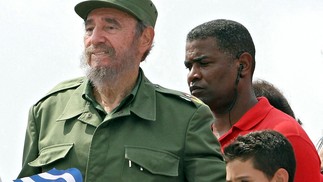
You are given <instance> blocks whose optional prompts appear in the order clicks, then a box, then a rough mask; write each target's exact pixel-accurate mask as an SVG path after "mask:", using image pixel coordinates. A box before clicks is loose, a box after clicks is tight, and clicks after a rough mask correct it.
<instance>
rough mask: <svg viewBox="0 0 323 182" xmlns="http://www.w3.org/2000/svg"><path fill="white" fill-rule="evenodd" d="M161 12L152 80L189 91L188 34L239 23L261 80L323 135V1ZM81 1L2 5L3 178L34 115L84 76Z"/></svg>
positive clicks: (252, 0)
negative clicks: (54, 91)
mask: <svg viewBox="0 0 323 182" xmlns="http://www.w3.org/2000/svg"><path fill="white" fill-rule="evenodd" d="M153 1H154V2H155V4H156V6H157V8H158V10H159V17H158V21H157V25H156V37H155V46H154V48H153V50H152V52H151V54H150V55H149V56H148V58H147V60H146V62H144V63H142V67H143V69H144V71H145V73H146V75H147V76H148V77H149V78H150V80H151V81H153V82H156V83H159V84H160V85H163V86H165V87H170V88H173V89H177V90H181V91H184V92H188V88H187V86H186V74H187V70H186V69H185V67H184V65H183V61H184V50H185V36H186V34H187V32H188V31H189V30H190V29H192V28H193V27H195V26H196V25H198V24H201V23H203V22H205V21H209V20H212V19H218V18H225V19H232V20H235V21H238V22H240V23H242V24H244V25H245V26H246V27H247V28H248V29H249V31H250V33H251V35H252V37H253V39H254V42H255V45H256V51H257V52H256V62H257V66H256V72H255V79H257V78H261V79H265V80H267V81H270V82H271V83H273V84H275V85H276V86H277V87H278V88H280V89H281V90H282V91H283V93H284V94H285V96H286V97H287V98H288V100H289V101H290V103H291V105H292V107H293V109H294V112H295V113H296V115H297V117H299V118H300V119H301V120H302V122H303V123H304V125H303V127H304V129H305V130H306V131H307V133H308V135H309V136H310V138H311V139H312V140H313V142H314V143H316V141H317V140H318V138H319V137H320V136H321V135H322V131H323V122H322V120H323V107H322V105H323V98H322V96H321V93H323V84H322V83H323V82H322V81H323V71H322V70H323V24H322V22H323V20H322V19H323V1H321V0H307V1H304V0H285V1H281V0H271V1H265V0H246V1H241V0H203V1H197V0H195V1H193V0H153ZM77 2H78V0H69V1H62V0H50V1H41V0H28V1H26V0H13V1H1V2H0V7H1V11H0V24H1V29H0V40H1V41H0V46H1V50H0V61H1V67H0V73H1V83H2V87H1V89H0V95H1V96H2V103H1V104H0V110H1V113H0V118H1V119H0V122H1V126H2V127H1V128H0V144H1V145H0V177H1V178H2V180H3V181H9V180H12V179H14V178H15V177H16V176H17V174H18V172H19V170H20V166H21V158H22V150H23V142H24V135H25V129H26V124H27V116H28V110H29V108H30V107H31V105H32V104H34V103H35V102H36V101H37V100H38V99H40V98H41V97H42V96H43V95H44V94H45V93H46V92H47V91H49V89H51V88H52V87H53V86H54V85H55V84H57V83H58V82H60V81H63V80H66V79H70V78H73V77H77V76H81V75H83V71H82V70H81V69H80V68H79V58H80V55H81V52H82V49H83V42H82V36H83V22H82V20H81V19H80V18H79V17H78V16H77V15H76V14H75V13H74V10H73V8H74V5H75V4H76V3H77Z"/></svg>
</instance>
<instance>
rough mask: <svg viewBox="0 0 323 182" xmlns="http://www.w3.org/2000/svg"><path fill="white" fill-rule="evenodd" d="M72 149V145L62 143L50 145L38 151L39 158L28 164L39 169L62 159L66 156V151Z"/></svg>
mask: <svg viewBox="0 0 323 182" xmlns="http://www.w3.org/2000/svg"><path fill="white" fill-rule="evenodd" d="M72 147H73V143H64V144H58V145H52V146H49V147H45V148H43V149H41V150H40V153H39V156H38V157H37V159H35V160H34V161H32V162H29V163H28V164H29V165H30V166H32V167H40V166H44V165H47V164H49V163H52V162H54V161H57V160H58V159H62V158H64V157H65V156H66V154H67V153H68V151H70V149H71V148H72Z"/></svg>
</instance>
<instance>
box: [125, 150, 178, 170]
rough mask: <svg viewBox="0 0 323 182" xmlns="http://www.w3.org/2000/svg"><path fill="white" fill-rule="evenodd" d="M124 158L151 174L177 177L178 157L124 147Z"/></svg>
mask: <svg viewBox="0 0 323 182" xmlns="http://www.w3.org/2000/svg"><path fill="white" fill-rule="evenodd" d="M125 148H126V151H125V158H126V159H128V160H130V161H132V162H134V163H136V164H138V165H139V166H142V167H144V168H145V169H146V170H148V171H149V172H151V173H153V174H160V175H167V176H178V166H179V157H178V156H176V155H174V154H172V153H170V152H168V151H163V150H158V149H151V148H144V147H136V146H125Z"/></svg>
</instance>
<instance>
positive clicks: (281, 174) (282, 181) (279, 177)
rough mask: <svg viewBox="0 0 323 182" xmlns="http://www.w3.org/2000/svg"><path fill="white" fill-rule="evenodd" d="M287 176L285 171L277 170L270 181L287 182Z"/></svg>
mask: <svg viewBox="0 0 323 182" xmlns="http://www.w3.org/2000/svg"><path fill="white" fill-rule="evenodd" d="M288 179H289V175H288V172H287V170H286V169H284V168H279V169H278V170H277V171H276V172H275V174H274V177H273V179H272V181H275V182H288Z"/></svg>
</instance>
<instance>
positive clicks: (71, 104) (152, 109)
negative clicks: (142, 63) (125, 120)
mask: <svg viewBox="0 0 323 182" xmlns="http://www.w3.org/2000/svg"><path fill="white" fill-rule="evenodd" d="M80 96H81V97H82V98H79V97H80ZM91 105H92V107H98V103H97V102H96V101H95V99H94V96H93V94H92V85H91V83H90V81H89V80H88V79H86V78H85V79H84V82H83V83H82V84H81V85H80V86H79V87H78V88H76V90H75V92H74V94H73V95H71V98H70V100H69V101H68V103H67V105H66V107H65V109H64V111H63V114H62V115H61V116H60V118H59V120H66V119H68V118H71V117H75V116H78V115H80V114H82V115H85V113H93V111H91V110H92V109H91ZM117 110H118V111H125V112H123V113H124V114H123V115H130V113H131V112H132V113H133V114H136V115H137V116H138V117H140V118H142V119H145V120H150V121H155V120H156V92H155V85H154V84H152V83H151V82H150V81H149V80H148V79H147V78H146V76H145V75H144V72H143V71H142V69H141V68H140V71H139V77H138V81H137V84H136V86H135V87H134V89H133V90H132V92H131V94H130V95H129V97H127V98H125V99H124V100H123V101H122V104H120V108H119V106H118V109H117ZM92 118H93V117H92ZM93 122H95V123H96V121H94V120H93ZM96 124H97V123H96Z"/></svg>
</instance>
